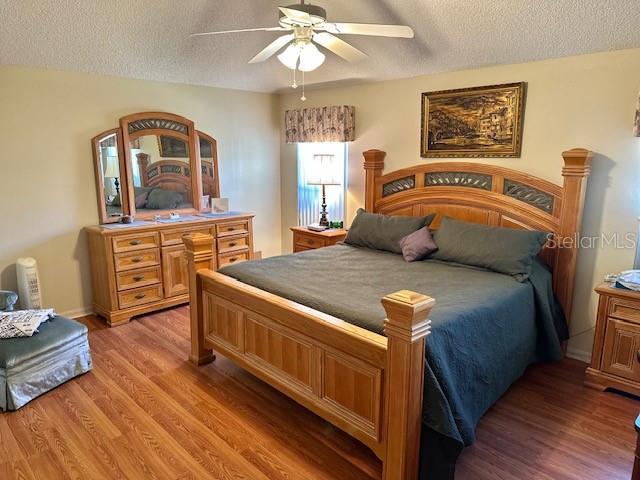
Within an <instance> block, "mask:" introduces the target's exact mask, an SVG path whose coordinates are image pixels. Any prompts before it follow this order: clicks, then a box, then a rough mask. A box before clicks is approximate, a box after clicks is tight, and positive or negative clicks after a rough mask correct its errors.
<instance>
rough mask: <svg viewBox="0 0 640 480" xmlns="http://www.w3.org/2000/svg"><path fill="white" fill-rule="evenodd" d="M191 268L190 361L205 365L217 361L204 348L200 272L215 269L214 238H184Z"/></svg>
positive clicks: (196, 234)
mask: <svg viewBox="0 0 640 480" xmlns="http://www.w3.org/2000/svg"><path fill="white" fill-rule="evenodd" d="M182 240H183V242H184V244H185V246H186V248H187V252H186V253H187V264H188V268H189V311H190V315H191V354H190V355H189V361H190V362H191V363H193V364H195V365H203V364H205V363H209V362H211V361H213V360H215V356H214V355H213V352H212V351H211V350H209V349H206V348H205V347H204V319H203V304H202V281H201V280H200V278H199V277H198V271H200V270H211V269H212V268H213V237H212V236H211V235H205V234H202V233H193V234H191V235H187V236H186V237H184V238H183V239H182Z"/></svg>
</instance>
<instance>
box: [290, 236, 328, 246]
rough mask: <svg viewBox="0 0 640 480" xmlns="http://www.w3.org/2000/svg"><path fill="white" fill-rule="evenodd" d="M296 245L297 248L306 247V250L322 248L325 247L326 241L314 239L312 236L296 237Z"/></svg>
mask: <svg viewBox="0 0 640 480" xmlns="http://www.w3.org/2000/svg"><path fill="white" fill-rule="evenodd" d="M295 244H296V246H300V247H305V248H322V247H324V246H325V245H326V244H325V240H324V238H317V237H312V236H311V235H302V234H299V233H298V234H296V235H295Z"/></svg>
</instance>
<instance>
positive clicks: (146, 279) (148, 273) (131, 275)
mask: <svg viewBox="0 0 640 480" xmlns="http://www.w3.org/2000/svg"><path fill="white" fill-rule="evenodd" d="M161 278H162V273H161V272H160V267H159V266H157V267H151V268H138V269H135V270H128V271H124V272H120V273H117V274H116V284H117V286H118V291H122V290H131V289H132V288H139V287H145V286H147V285H155V284H156V283H160V279H161Z"/></svg>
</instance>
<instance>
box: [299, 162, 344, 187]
mask: <svg viewBox="0 0 640 480" xmlns="http://www.w3.org/2000/svg"><path fill="white" fill-rule="evenodd" d="M336 167H337V165H336V157H335V155H314V156H313V169H312V170H311V172H309V176H308V177H307V184H308V185H342V178H340V175H338V173H339V172H340V170H341V169H339V168H336Z"/></svg>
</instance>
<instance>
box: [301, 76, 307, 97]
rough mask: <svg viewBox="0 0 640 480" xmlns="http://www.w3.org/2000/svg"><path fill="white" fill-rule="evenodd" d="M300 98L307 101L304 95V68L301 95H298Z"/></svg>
mask: <svg viewBox="0 0 640 480" xmlns="http://www.w3.org/2000/svg"><path fill="white" fill-rule="evenodd" d="M300 100H302V101H303V102H306V101H307V97H305V96H304V70H303V71H302V96H301V97H300Z"/></svg>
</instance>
